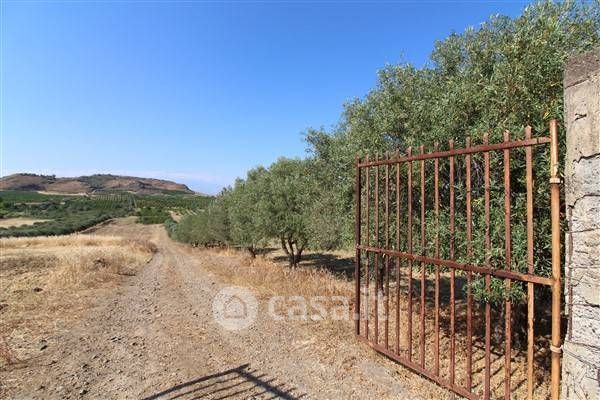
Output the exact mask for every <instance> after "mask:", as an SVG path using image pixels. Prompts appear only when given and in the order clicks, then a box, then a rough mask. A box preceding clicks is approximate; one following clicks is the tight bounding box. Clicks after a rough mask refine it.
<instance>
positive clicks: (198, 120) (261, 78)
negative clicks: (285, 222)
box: [0, 0, 527, 193]
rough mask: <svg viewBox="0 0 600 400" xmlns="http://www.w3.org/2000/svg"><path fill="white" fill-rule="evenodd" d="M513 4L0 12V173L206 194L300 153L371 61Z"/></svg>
mask: <svg viewBox="0 0 600 400" xmlns="http://www.w3.org/2000/svg"><path fill="white" fill-rule="evenodd" d="M526 3H527V2H520V1H510V2H507V1H504V2H501V1H495V2H483V1H481V2H479V1H468V2H455V1H453V2H444V1H436V2H418V1H415V2H402V1H400V2H331V1H330V2H317V1H310V2H295V1H292V2H289V1H288V2H272V1H260V2H243V1H238V2H221V1H218V2H217V1H215V2H201V1H179V2H172V1H142V2H137V1H102V2H88V1H60V2H58V1H57V2H53V1H6V0H3V1H2V5H1V7H2V21H1V22H2V30H1V42H2V43H1V44H2V57H1V68H2V77H1V78H2V82H1V90H2V92H1V94H2V99H1V100H2V104H1V116H0V118H1V130H2V132H1V133H2V142H1V144H2V148H1V155H2V162H1V166H2V171H0V174H1V175H7V174H11V173H15V172H36V173H50V174H56V175H58V176H75V175H81V174H91V173H107V172H112V173H117V174H127V175H137V176H148V177H157V178H166V179H172V180H175V181H178V182H183V183H186V184H188V185H189V186H190V187H191V188H193V189H195V190H198V191H203V192H207V193H216V192H217V191H218V190H219V189H220V188H221V187H223V186H225V185H228V184H230V183H232V181H233V180H234V179H235V177H237V176H244V175H245V172H246V171H247V170H248V169H249V168H252V167H254V166H256V165H259V164H262V165H268V164H270V163H271V162H273V161H274V160H276V159H277V157H279V156H288V157H295V156H303V155H304V154H305V147H306V146H305V144H304V142H303V139H302V132H303V131H305V130H306V128H308V127H325V128H329V127H331V126H332V125H334V124H336V122H337V121H338V119H339V116H340V113H341V111H342V104H343V103H344V102H345V101H347V100H348V99H351V98H355V97H362V96H364V95H365V94H366V93H367V92H368V91H369V89H370V88H372V87H373V86H374V84H375V78H376V72H377V70H378V69H380V68H381V67H383V66H384V65H385V64H387V63H399V62H410V63H413V64H416V65H418V66H422V65H423V64H424V63H425V62H426V61H427V57H428V55H429V54H430V52H431V50H432V48H433V45H434V42H435V40H438V39H443V38H445V37H446V36H447V35H448V34H450V33H452V32H453V31H458V32H462V31H463V30H464V29H465V28H466V27H468V26H477V25H478V24H479V23H481V22H482V21H484V20H486V19H487V18H488V17H489V16H490V15H491V14H495V13H500V14H505V15H511V16H515V15H518V14H520V12H521V10H522V8H523V7H524V6H525V5H526Z"/></svg>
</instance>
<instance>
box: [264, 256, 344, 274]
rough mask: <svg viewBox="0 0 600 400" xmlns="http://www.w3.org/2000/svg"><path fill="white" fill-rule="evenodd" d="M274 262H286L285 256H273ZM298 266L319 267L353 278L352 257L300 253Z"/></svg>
mask: <svg viewBox="0 0 600 400" xmlns="http://www.w3.org/2000/svg"><path fill="white" fill-rule="evenodd" d="M273 260H274V261H275V262H287V261H288V258H287V256H275V257H273ZM299 267H300V268H320V269H324V270H327V271H329V272H332V273H334V274H335V275H337V276H340V277H342V278H344V279H354V258H352V257H339V256H336V255H335V254H328V253H306V254H302V260H301V261H300V264H299Z"/></svg>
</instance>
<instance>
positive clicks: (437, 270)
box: [433, 143, 440, 376]
mask: <svg viewBox="0 0 600 400" xmlns="http://www.w3.org/2000/svg"><path fill="white" fill-rule="evenodd" d="M438 150H439V146H438V144H437V143H436V144H435V146H434V151H436V152H437V151H438ZM434 169H435V172H434V175H433V180H434V182H433V184H434V186H435V195H434V196H435V199H434V200H435V258H437V259H439V258H440V182H439V178H440V176H439V175H440V159H439V158H438V157H436V158H435V159H434ZM434 323H435V347H434V352H435V365H434V369H435V375H436V376H439V375H440V266H439V265H437V264H436V265H435V322H434Z"/></svg>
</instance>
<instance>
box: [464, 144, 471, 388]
mask: <svg viewBox="0 0 600 400" xmlns="http://www.w3.org/2000/svg"><path fill="white" fill-rule="evenodd" d="M466 147H467V148H468V147H471V138H470V137H467V139H466ZM465 164H466V169H467V171H466V172H467V175H466V186H467V187H466V189H467V193H466V203H467V204H466V205H467V221H466V223H467V256H468V258H469V262H473V260H472V258H473V226H472V221H471V219H472V218H471V154H467V155H466V156H465ZM472 283H473V272H471V271H468V272H467V390H468V391H469V392H470V391H471V388H472V386H473V385H472V374H473V371H472V369H473V367H472V366H473V327H472V321H471V319H472V318H473V296H472V293H471V284H472Z"/></svg>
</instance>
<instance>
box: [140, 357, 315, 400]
mask: <svg viewBox="0 0 600 400" xmlns="http://www.w3.org/2000/svg"><path fill="white" fill-rule="evenodd" d="M286 386H287V384H286V383H277V382H276V379H275V378H269V377H268V376H267V375H266V374H264V373H260V372H259V371H257V370H254V369H252V368H251V367H250V364H243V365H240V366H239V367H236V368H232V369H228V370H225V371H222V372H217V373H214V374H211V375H206V376H203V377H200V378H197V379H194V380H191V381H188V382H185V383H182V384H179V385H175V386H173V387H171V388H169V389H166V390H163V391H162V392H159V393H155V394H153V395H150V396H147V397H144V398H143V400H157V399H161V400H174V399H181V400H183V399H188V400H192V399H204V398H209V399H212V400H223V399H248V398H253V399H285V400H296V399H300V398H303V397H305V396H306V394H305V393H296V392H297V389H296V388H294V387H289V388H288V387H286Z"/></svg>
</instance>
